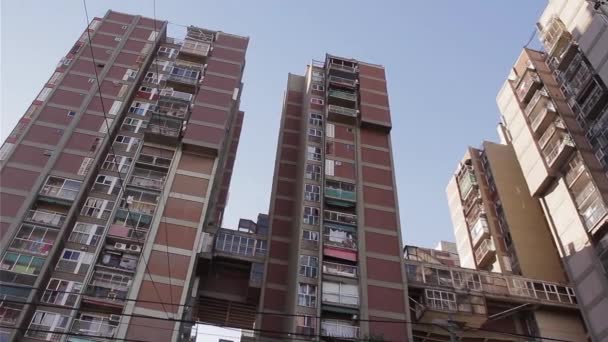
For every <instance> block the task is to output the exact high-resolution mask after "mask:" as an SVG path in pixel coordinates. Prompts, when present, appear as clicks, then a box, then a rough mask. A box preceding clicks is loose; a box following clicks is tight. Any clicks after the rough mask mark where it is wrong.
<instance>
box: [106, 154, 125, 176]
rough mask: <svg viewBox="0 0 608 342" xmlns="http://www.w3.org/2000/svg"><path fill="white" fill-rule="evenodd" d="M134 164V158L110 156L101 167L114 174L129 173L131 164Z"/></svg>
mask: <svg viewBox="0 0 608 342" xmlns="http://www.w3.org/2000/svg"><path fill="white" fill-rule="evenodd" d="M132 163H133V158H129V157H125V156H120V155H115V154H108V155H107V156H106V160H105V161H104V162H103V164H102V165H101V168H102V169H103V170H110V171H114V172H120V173H127V171H129V168H130V167H131V164H132Z"/></svg>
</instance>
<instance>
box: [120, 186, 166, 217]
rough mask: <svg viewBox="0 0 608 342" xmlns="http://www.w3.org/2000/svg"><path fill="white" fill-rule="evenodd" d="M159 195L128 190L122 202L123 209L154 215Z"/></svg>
mask: <svg viewBox="0 0 608 342" xmlns="http://www.w3.org/2000/svg"><path fill="white" fill-rule="evenodd" d="M158 199H159V197H158V193H152V192H145V191H139V190H133V189H127V190H126V191H125V193H124V195H123V198H122V199H121V201H120V208H121V209H128V210H129V211H130V212H137V213H142V214H148V215H153V214H154V211H155V210H156V203H158Z"/></svg>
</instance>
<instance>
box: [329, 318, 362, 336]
mask: <svg viewBox="0 0 608 342" xmlns="http://www.w3.org/2000/svg"><path fill="white" fill-rule="evenodd" d="M321 336H327V337H333V338H336V339H340V338H344V339H349V340H351V339H358V338H359V327H358V326H356V325H353V323H352V322H348V321H338V320H328V319H324V320H322V321H321Z"/></svg>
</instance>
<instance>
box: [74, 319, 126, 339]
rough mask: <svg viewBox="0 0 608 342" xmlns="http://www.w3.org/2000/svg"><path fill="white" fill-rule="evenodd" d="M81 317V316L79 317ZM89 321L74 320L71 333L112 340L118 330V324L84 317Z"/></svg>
mask: <svg viewBox="0 0 608 342" xmlns="http://www.w3.org/2000/svg"><path fill="white" fill-rule="evenodd" d="M81 317H82V316H81ZM85 317H88V318H89V317H90V318H89V319H82V318H81V319H75V320H74V323H73V324H72V333H74V334H84V335H93V336H98V337H103V338H113V337H114V335H115V334H116V331H117V330H118V325H119V322H118V321H115V322H112V321H110V320H108V319H106V318H103V319H102V318H101V317H98V316H88V315H87V316H85ZM87 337H89V336H87Z"/></svg>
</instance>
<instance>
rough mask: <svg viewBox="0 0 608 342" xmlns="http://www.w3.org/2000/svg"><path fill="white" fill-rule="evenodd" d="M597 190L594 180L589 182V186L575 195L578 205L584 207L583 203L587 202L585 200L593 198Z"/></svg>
mask: <svg viewBox="0 0 608 342" xmlns="http://www.w3.org/2000/svg"><path fill="white" fill-rule="evenodd" d="M596 190H597V188H596V187H595V185H594V184H593V183H592V182H589V183H588V184H587V186H586V187H585V188H584V189H583V190H582V191H581V192H579V193H578V194H577V195H576V196H575V197H574V202H576V206H577V207H579V208H580V207H582V206H583V204H585V202H586V201H587V200H588V199H589V198H591V196H592V195H593V194H594V193H597V191H596Z"/></svg>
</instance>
